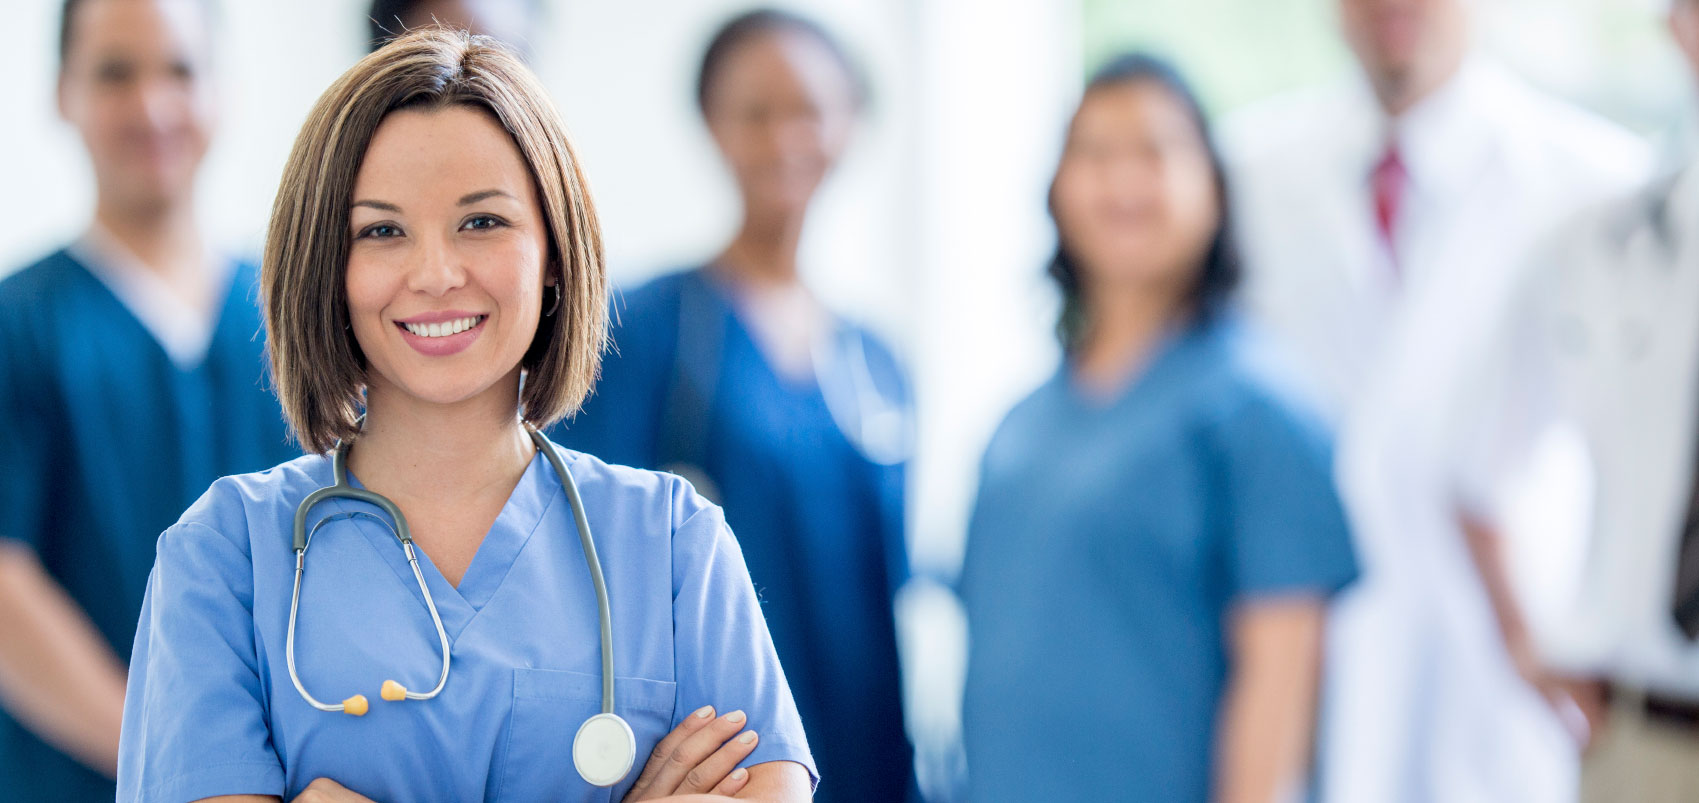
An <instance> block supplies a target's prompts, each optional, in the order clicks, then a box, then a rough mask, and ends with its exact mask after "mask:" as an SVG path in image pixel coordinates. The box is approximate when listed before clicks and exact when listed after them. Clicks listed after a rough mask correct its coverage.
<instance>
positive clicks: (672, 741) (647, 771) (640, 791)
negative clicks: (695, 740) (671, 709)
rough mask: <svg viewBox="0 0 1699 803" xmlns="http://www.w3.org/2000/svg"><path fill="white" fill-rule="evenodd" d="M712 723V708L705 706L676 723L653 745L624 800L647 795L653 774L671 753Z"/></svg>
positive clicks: (658, 770) (637, 798)
mask: <svg viewBox="0 0 1699 803" xmlns="http://www.w3.org/2000/svg"><path fill="white" fill-rule="evenodd" d="M713 721H714V707H713V706H711V705H705V706H702V707H701V708H698V709H696V710H695V711H694V712H692V713H691V715H690V716H688V717H685V718H684V721H683V722H680V723H678V727H676V728H673V729H672V732H670V733H668V734H667V735H666V736H665V737H664V738H662V739H661V743H660V744H657V745H655V750H654V752H652V753H650V754H649V760H648V762H646V763H644V765H643V772H642V773H640V774H639V775H638V776H637V783H634V784H632V785H631V791H630V792H629V793H628V794H627V795H626V796H625V799H626V800H642V799H643V796H644V795H645V794H647V793H648V791H649V786H650V784H651V783H652V782H653V781H654V780H655V774H656V773H658V772H660V771H661V767H663V766H665V765H666V762H667V759H668V758H671V757H672V754H673V751H675V750H677V749H678V746H679V745H681V744H684V740H685V739H686V738H687V737H689V736H690V735H691V734H693V733H695V732H697V731H699V730H701V729H702V728H703V726H705V725H707V724H708V723H710V722H713ZM663 794H670V793H663Z"/></svg>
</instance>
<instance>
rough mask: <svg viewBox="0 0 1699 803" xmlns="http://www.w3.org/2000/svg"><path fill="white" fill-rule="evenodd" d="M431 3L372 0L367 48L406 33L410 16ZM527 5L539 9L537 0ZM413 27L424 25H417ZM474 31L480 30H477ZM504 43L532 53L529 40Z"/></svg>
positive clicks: (374, 48) (522, 52) (530, 10)
mask: <svg viewBox="0 0 1699 803" xmlns="http://www.w3.org/2000/svg"><path fill="white" fill-rule="evenodd" d="M429 5H431V4H430V3H429V2H426V0H372V4H371V6H370V7H369V8H368V9H367V10H366V35H367V37H368V38H367V39H366V48H367V50H370V51H376V50H377V49H378V48H380V47H383V46H384V45H387V44H389V43H390V42H391V41H392V40H394V39H397V38H399V37H401V36H403V35H405V34H406V33H407V32H408V30H409V29H408V27H407V20H408V18H409V17H412V16H413V14H414V13H415V12H417V11H419V10H420V9H421V8H423V7H425V6H429ZM525 6H526V10H527V11H529V12H535V11H536V10H537V3H536V0H527V2H526V4H525ZM413 27H424V26H423V25H415V26H413ZM449 27H453V26H449ZM474 33H479V32H477V31H475V32H474ZM508 33H511V32H508ZM502 44H504V45H507V46H508V48H509V49H511V50H513V51H514V52H516V53H518V54H519V55H520V56H526V57H528V56H529V55H530V45H529V43H528V42H506V41H504V42H502Z"/></svg>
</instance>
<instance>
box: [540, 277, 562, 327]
mask: <svg viewBox="0 0 1699 803" xmlns="http://www.w3.org/2000/svg"><path fill="white" fill-rule="evenodd" d="M549 286H550V287H553V288H554V289H555V303H553V304H550V305H549V308H548V309H547V310H545V311H544V312H543V317H545V318H546V317H548V316H550V315H553V314H555V311H556V310H558V309H560V283H559V282H556V283H555V284H551V285H549Z"/></svg>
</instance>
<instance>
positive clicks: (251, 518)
mask: <svg viewBox="0 0 1699 803" xmlns="http://www.w3.org/2000/svg"><path fill="white" fill-rule="evenodd" d="M329 483H330V461H329V459H328V458H326V457H325V456H324V455H302V456H301V457H297V458H295V459H293V460H290V461H288V462H286V463H282V464H279V465H276V466H273V467H271V468H268V469H266V470H264V471H256V472H253V473H249V474H235V475H231V476H226V477H220V478H219V479H217V480H214V481H213V483H212V485H211V486H209V487H208V488H207V490H206V492H205V493H203V494H201V496H200V498H199V499H196V500H195V502H194V504H192V505H190V506H189V508H188V509H187V510H185V511H184V512H183V515H182V517H181V518H179V519H178V520H177V523H176V524H174V525H172V526H171V527H170V529H168V530H166V531H165V534H164V535H163V536H161V538H160V547H161V550H162V552H163V551H164V550H165V548H166V547H167V545H168V544H169V543H170V542H173V541H193V540H195V539H201V538H208V537H217V538H222V539H224V540H227V541H229V542H231V543H232V544H233V545H235V546H236V547H237V548H238V549H240V550H241V551H242V552H243V553H244V554H248V553H249V552H250V551H251V545H250V542H251V537H252V534H253V533H254V532H255V531H256V528H255V526H254V525H256V524H261V525H262V526H261V528H260V530H261V531H263V532H270V528H271V526H272V525H273V523H274V522H276V521H278V520H280V513H281V514H285V515H290V516H292V515H293V511H294V509H295V507H296V506H297V505H299V504H300V502H301V500H302V499H304V498H306V496H307V494H309V493H312V492H313V491H314V490H317V489H318V488H321V487H324V486H325V485H328V484H329Z"/></svg>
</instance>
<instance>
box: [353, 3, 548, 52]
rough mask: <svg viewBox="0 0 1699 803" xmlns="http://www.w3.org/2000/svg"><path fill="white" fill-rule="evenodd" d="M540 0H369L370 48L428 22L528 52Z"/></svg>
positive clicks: (384, 43) (381, 45) (375, 47)
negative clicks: (493, 39)
mask: <svg viewBox="0 0 1699 803" xmlns="http://www.w3.org/2000/svg"><path fill="white" fill-rule="evenodd" d="M540 4H541V0H372V4H371V8H370V9H368V10H367V13H366V27H367V29H368V34H369V38H368V39H367V44H368V45H369V46H370V48H371V49H372V50H374V51H375V50H377V49H378V48H380V47H383V46H384V45H386V44H388V43H389V40H391V39H394V38H396V37H398V36H400V35H402V34H404V33H406V32H408V31H411V30H414V29H416V28H424V27H427V26H430V25H441V26H443V27H445V28H452V29H455V30H462V31H471V32H472V33H475V34H481V35H484V36H491V37H494V38H496V39H499V40H501V41H502V42H505V43H507V44H508V45H509V46H510V47H512V48H514V49H515V50H517V51H519V53H520V55H523V56H525V57H526V58H527V59H529V58H530V56H531V50H532V43H531V34H532V32H533V31H535V30H536V23H537V17H538V14H539V11H540V10H539V8H538V7H539V5H540Z"/></svg>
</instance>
